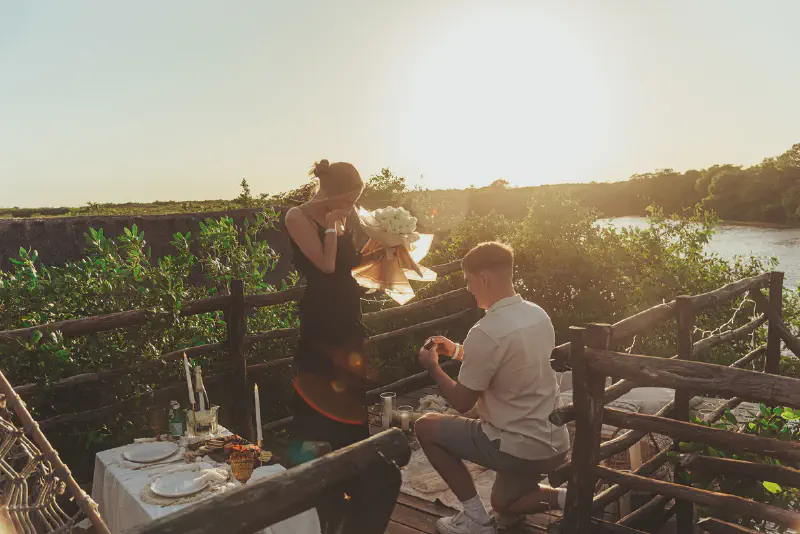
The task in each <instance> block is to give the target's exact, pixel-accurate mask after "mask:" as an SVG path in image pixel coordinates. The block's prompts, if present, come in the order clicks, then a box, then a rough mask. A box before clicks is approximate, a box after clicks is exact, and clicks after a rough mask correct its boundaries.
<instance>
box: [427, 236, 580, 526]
mask: <svg viewBox="0 0 800 534" xmlns="http://www.w3.org/2000/svg"><path fill="white" fill-rule="evenodd" d="M462 268H463V271H464V275H465V277H466V280H467V289H468V291H469V292H470V293H472V295H473V296H474V297H475V300H476V301H477V304H478V307H479V308H481V309H484V310H486V315H485V316H484V317H483V318H482V319H481V320H480V321H478V322H477V323H476V324H475V325H474V326H473V327H472V329H471V330H470V331H469V334H468V335H467V338H466V340H465V341H464V345H463V347H462V346H461V345H458V344H456V343H453V342H452V341H450V340H449V339H447V338H444V337H439V336H437V337H434V338H431V339H432V340H433V341H434V342H435V343H436V344H437V345H433V348H431V349H426V348H423V349H422V350H421V351H420V353H419V361H420V363H421V364H422V366H423V367H424V368H425V369H427V370H428V372H429V373H430V374H431V376H432V377H433V378H434V380H435V381H436V384H437V385H438V386H439V390H440V391H441V394H442V396H443V397H444V398H445V399H447V401H448V403H449V404H450V406H452V407H453V408H455V409H456V410H458V411H459V412H460V413H462V414H464V413H467V412H468V411H470V410H471V409H472V408H473V407H476V408H477V413H478V416H479V419H468V418H465V417H459V416H453V415H444V414H428V415H425V416H424V417H422V418H421V419H419V420H418V421H417V423H416V434H417V439H418V440H419V442H420V445H421V446H422V450H423V451H424V452H425V454H426V455H427V457H428V460H430V462H431V464H432V465H433V467H434V468H435V469H436V470H437V471H438V472H439V475H441V477H442V478H443V479H444V481H445V482H446V483H447V485H448V486H450V489H451V490H452V491H453V493H454V494H455V495H456V497H458V499H459V500H460V501H461V502H462V504H463V506H464V511H463V512H462V513H459V514H458V515H456V516H453V517H447V518H443V519H440V520H439V521H438V522H437V529H438V530H439V532H440V533H442V534H461V533H464V534H490V533H495V532H497V521H496V520H495V519H494V518H492V517H491V516H490V515H489V513H488V512H487V510H486V508H485V507H484V505H483V502H482V501H481V499H480V497H479V496H478V494H477V492H476V490H475V483H474V482H473V480H472V478H471V477H470V474H469V472H468V471H467V468H466V466H465V465H464V463H463V462H464V460H466V461H470V462H473V463H476V464H479V465H482V466H484V467H486V468H488V469H492V470H494V471H496V472H497V479H496V481H495V484H494V487H493V488H492V495H491V505H492V508H493V510H494V512H495V514H497V515H498V517H499V522H500V523H501V524H502V523H504V522H511V521H513V520H515V519H517V518H520V517H521V516H522V515H524V514H528V513H537V512H541V511H544V510H547V509H549V508H556V507H559V508H563V505H564V499H565V497H566V490H564V489H553V488H550V487H548V486H540V485H539V482H541V480H542V479H543V478H544V476H545V475H546V474H547V473H548V472H550V471H551V470H553V469H554V468H555V467H558V466H559V465H560V464H561V463H563V461H564V459H565V456H566V453H567V450H568V449H569V434H568V433H567V429H566V428H564V427H561V428H558V427H554V426H553V425H551V424H550V422H549V420H548V416H549V415H550V412H552V410H553V409H554V408H556V407H557V406H559V404H558V385H557V383H556V376H555V373H554V372H553V371H552V369H551V368H550V353H551V352H552V350H553V348H554V346H555V334H554V331H553V324H552V322H551V321H550V318H549V317H548V315H547V313H545V311H544V310H542V309H541V308H540V307H539V306H537V305H535V304H532V303H530V302H527V301H525V300H523V299H522V297H521V296H519V295H518V294H517V293H516V291H515V290H514V283H513V271H514V253H513V251H512V250H511V249H510V248H509V247H506V246H504V245H502V244H500V243H483V244H481V245H479V246H477V247H476V248H474V249H473V250H471V251H470V252H469V253H468V254H467V255H466V256H465V257H464V259H463V260H462ZM426 346H428V344H427V343H426ZM439 353H441V354H444V355H446V356H450V357H453V358H457V359H461V360H463V363H462V365H461V370H460V372H459V375H458V380H457V381H455V380H453V379H452V378H450V377H449V376H448V375H447V374H446V373H445V372H444V371H442V368H441V367H440V366H439Z"/></svg>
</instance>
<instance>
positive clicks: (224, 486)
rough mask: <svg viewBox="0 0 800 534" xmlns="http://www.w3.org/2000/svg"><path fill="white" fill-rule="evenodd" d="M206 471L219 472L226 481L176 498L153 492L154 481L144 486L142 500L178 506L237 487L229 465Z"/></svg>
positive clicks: (214, 483)
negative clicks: (233, 481) (232, 478)
mask: <svg viewBox="0 0 800 534" xmlns="http://www.w3.org/2000/svg"><path fill="white" fill-rule="evenodd" d="M204 471H214V472H216V473H218V474H219V475H220V476H222V477H224V479H225V481H224V482H219V483H217V482H212V483H211V484H209V485H208V486H207V487H206V488H205V489H204V490H203V491H200V492H198V493H195V494H194V495H187V496H186V497H178V498H176V499H171V498H168V497H161V496H159V495H156V494H155V493H153V489H152V485H153V482H149V483H147V484H145V486H144V488H142V491H141V493H140V494H139V496H140V497H141V499H142V502H145V503H147V504H154V505H157V506H176V505H179V504H189V503H193V502H197V501H200V500H203V499H206V498H208V497H210V496H212V495H216V494H219V493H223V492H225V491H229V490H231V489H235V488H236V487H237V485H236V484H234V483H232V482H230V479H231V471H230V468H229V467H228V466H223V467H217V468H213V469H206V470H204ZM200 472H201V471H199V470H198V476H199V475H200ZM160 476H162V475H160ZM156 478H159V477H156ZM154 482H155V481H154Z"/></svg>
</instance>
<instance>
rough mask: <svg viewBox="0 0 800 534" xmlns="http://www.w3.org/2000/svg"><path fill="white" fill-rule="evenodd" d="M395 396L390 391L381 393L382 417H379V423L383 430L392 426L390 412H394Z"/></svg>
mask: <svg viewBox="0 0 800 534" xmlns="http://www.w3.org/2000/svg"><path fill="white" fill-rule="evenodd" d="M396 396H397V394H396V393H393V392H391V391H387V392H386V393H381V398H382V399H383V416H382V417H381V423H382V426H383V428H384V430H386V429H388V428H389V427H390V426H392V411H394V399H395V397H396Z"/></svg>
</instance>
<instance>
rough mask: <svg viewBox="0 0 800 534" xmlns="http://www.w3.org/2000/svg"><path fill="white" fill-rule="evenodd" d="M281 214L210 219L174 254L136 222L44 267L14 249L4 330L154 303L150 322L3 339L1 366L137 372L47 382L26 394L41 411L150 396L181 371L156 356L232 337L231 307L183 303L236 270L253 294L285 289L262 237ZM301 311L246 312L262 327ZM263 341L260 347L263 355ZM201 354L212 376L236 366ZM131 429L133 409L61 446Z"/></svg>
mask: <svg viewBox="0 0 800 534" xmlns="http://www.w3.org/2000/svg"><path fill="white" fill-rule="evenodd" d="M277 217H278V215H277V213H275V212H273V211H265V212H263V213H260V214H258V215H257V216H256V217H255V218H254V219H253V220H252V222H246V223H245V225H244V227H239V226H237V225H236V224H235V223H234V221H233V219H231V218H229V217H222V218H220V219H206V221H205V222H204V223H202V224H201V226H200V231H199V232H198V233H197V234H196V235H193V234H192V233H190V232H187V233H185V234H181V233H177V234H175V235H174V236H173V241H172V245H173V247H174V253H173V254H171V255H168V256H165V257H161V258H158V259H157V260H155V259H153V258H152V256H151V253H150V251H149V247H148V246H147V243H146V241H145V236H144V234H143V233H142V232H141V231H140V230H139V229H138V228H137V227H136V226H135V225H134V226H132V227H131V228H126V229H125V231H124V233H123V234H122V235H120V236H119V237H118V238H116V239H110V238H108V237H107V236H106V235H105V234H104V232H103V230H102V229H96V230H95V229H92V230H90V232H89V233H88V234H87V235H86V240H87V248H86V253H85V257H84V258H83V259H81V260H80V261H76V262H70V263H67V264H66V265H61V266H45V265H43V264H42V263H41V261H40V259H39V256H38V253H37V252H36V251H28V250H25V249H20V251H19V256H18V257H17V258H14V259H12V264H13V269H11V270H9V271H6V272H2V271H0V309H2V313H0V330H6V329H12V328H21V327H26V326H32V325H38V324H45V323H50V322H55V321H61V320H65V319H73V318H80V317H88V316H93V315H102V314H107V313H114V312H119V311H122V310H129V309H149V310H150V313H149V315H148V319H149V320H148V323H147V324H146V325H143V326H140V327H136V328H128V329H119V330H114V331H110V332H105V333H101V334H93V335H88V336H81V337H76V338H65V337H63V336H62V335H61V333H60V332H58V331H55V332H53V333H52V334H48V335H44V336H43V335H38V334H37V335H34V336H33V337H32V338H30V339H25V340H22V341H20V342H10V343H7V344H5V345H0V353H2V355H3V372H4V373H5V374H6V376H7V377H8V378H9V380H10V381H11V382H12V383H13V384H25V383H31V382H39V383H44V384H49V383H52V382H54V381H57V380H59V379H61V378H63V377H67V376H73V375H76V374H79V373H87V372H96V371H102V370H107V369H112V368H115V369H116V368H122V367H130V368H132V369H134V370H135V371H131V372H130V373H127V374H125V375H124V378H123V379H121V380H116V381H113V383H91V384H87V385H84V386H81V387H80V388H70V389H67V390H59V391H55V390H51V389H49V388H45V389H44V390H43V391H42V392H41V393H40V394H38V395H37V396H35V397H33V398H28V399H26V401H27V402H28V405H29V408H30V409H31V411H32V412H33V414H34V415H35V416H36V417H37V418H39V419H40V420H41V419H46V418H47V417H52V416H53V415H56V414H63V413H67V412H69V411H76V412H78V411H82V410H87V409H92V408H96V407H98V406H105V405H108V404H112V403H113V402H115V401H117V400H121V399H124V398H128V397H130V396H132V395H146V393H147V392H148V391H152V390H153V389H157V388H159V387H163V386H164V385H165V384H171V383H175V382H176V381H179V380H181V378H182V375H181V372H182V371H181V369H180V366H178V365H175V364H172V363H167V364H164V363H162V364H160V365H159V364H158V361H157V356H159V355H161V354H164V353H167V352H170V351H173V350H179V349H181V348H185V347H191V346H198V345H204V344H207V343H214V342H217V341H220V340H224V339H226V337H227V334H226V325H225V322H224V318H223V315H222V312H215V313H208V314H201V315H195V316H191V317H181V316H180V315H179V312H180V309H181V307H182V306H183V304H184V303H185V302H187V301H190V300H196V299H200V298H204V297H207V296H209V295H214V294H219V293H222V294H224V293H227V292H228V290H229V283H230V280H232V279H234V278H236V279H241V280H243V281H244V283H245V290H246V291H247V293H250V294H252V293H264V292H269V291H274V290H275V289H280V288H274V287H272V286H271V285H270V284H268V283H267V282H266V276H267V274H268V273H270V272H272V271H273V270H274V268H275V263H276V261H277V259H278V258H277V255H276V254H275V252H274V251H273V250H272V249H271V248H270V247H269V244H268V243H267V242H266V241H265V240H264V232H265V231H267V230H268V229H270V228H272V226H273V224H274V223H275V221H277ZM198 275H199V276H201V277H202V278H201V279H200V280H203V281H204V282H205V283H204V284H195V283H191V282H190V280H192V279H195V281H200V280H198V279H197V278H198ZM295 281H296V280H295ZM293 309H294V305H292V304H287V305H284V306H279V307H270V308H262V309H258V310H254V311H252V312H251V313H250V315H249V317H248V323H249V328H250V330H251V331H265V330H271V329H275V328H286V327H292V326H295V319H294V314H293ZM257 350H258V348H257V347H256V348H254V349H252V350H251V352H254V353H255V354H254V357H255V356H256V355H257V352H256V351H257ZM289 350H291V347H289V346H287V345H286V344H279V345H278V346H276V347H273V351H271V352H270V354H269V355H270V357H280V356H281V354H284V355H285V354H288V351H289ZM198 363H201V364H202V365H203V368H204V370H205V372H206V374H207V375H210V374H213V373H214V372H217V371H220V370H227V363H226V359H225V358H219V357H218V356H217V357H215V356H214V355H213V354H210V355H208V356H203V357H200V358H198ZM153 364H155V365H153ZM287 383H288V382H287ZM269 415H270V414H265V417H267V416H269ZM134 427H135V425H134V423H133V422H132V421H131V420H129V419H128V418H127V417H119V418H118V419H117V420H116V421H111V422H108V424H107V426H106V427H101V428H97V427H96V426H91V425H90V426H88V427H86V429H85V430H82V431H80V432H77V433H75V432H73V433H72V434H73V435H71V436H65V437H64V439H68V441H67V442H66V444H64V447H66V449H67V450H69V448H70V447H74V446H79V447H81V448H82V447H86V448H88V449H89V450H96V448H97V447H102V448H107V447H108V446H111V445H112V443H110V442H109V440H112V441H113V442H116V443H119V442H121V441H124V440H125V439H126V437H128V434H129V432H131V431H133V429H134ZM56 437H57V436H56ZM76 438H77V439H76ZM69 440H71V441H69Z"/></svg>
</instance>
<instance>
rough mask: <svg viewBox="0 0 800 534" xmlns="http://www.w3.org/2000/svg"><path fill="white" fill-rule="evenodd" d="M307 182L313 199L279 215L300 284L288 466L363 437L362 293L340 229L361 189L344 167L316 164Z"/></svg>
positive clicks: (350, 237)
mask: <svg viewBox="0 0 800 534" xmlns="http://www.w3.org/2000/svg"><path fill="white" fill-rule="evenodd" d="M311 174H313V176H316V177H317V178H318V179H319V190H318V192H317V193H316V195H314V197H313V198H312V199H311V200H310V201H309V202H306V203H305V204H303V205H301V206H298V207H296V208H292V209H290V210H289V212H288V213H287V214H286V228H287V230H288V231H289V237H290V238H291V245H292V250H293V252H294V266H295V268H296V269H297V270H298V271H300V273H301V274H302V275H304V276H305V278H306V291H305V294H304V295H303V298H302V299H301V300H300V302H299V309H300V341H299V343H298V347H297V353H296V355H295V378H294V381H293V384H294V388H295V398H294V410H293V411H294V420H293V421H292V427H291V430H290V432H291V438H292V441H291V445H290V455H291V457H292V458H291V459H292V463H294V464H299V463H302V462H304V461H307V460H309V459H311V457H313V455H311V454H309V452H308V451H307V449H306V448H304V447H303V444H304V443H307V442H317V443H319V442H324V443H327V444H329V446H330V449H331V450H336V449H340V448H342V447H345V446H347V445H350V444H352V443H356V442H358V441H361V440H363V439H366V438H367V437H369V429H368V426H367V410H366V386H365V373H366V362H365V359H364V343H365V340H366V338H367V335H366V330H365V328H364V324H363V323H362V320H361V296H362V295H363V294H364V290H363V289H362V288H361V287H360V286H359V285H358V284H357V283H356V281H355V279H353V276H352V274H351V270H352V269H353V267H356V266H357V265H358V264H359V261H360V257H359V252H358V250H357V249H356V247H355V243H354V234H353V231H352V230H346V229H345V227H344V226H345V223H344V220H345V218H346V217H347V215H349V214H350V213H352V212H353V210H354V208H355V203H356V202H357V201H358V199H359V198H360V197H361V193H362V191H363V190H364V182H363V181H362V180H361V176H360V175H359V174H358V171H357V170H356V168H355V167H353V166H352V165H351V164H349V163H333V164H330V163H328V160H322V161H320V162H319V163H317V164H316V165H315V166H314V169H313V171H312V173H311Z"/></svg>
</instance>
